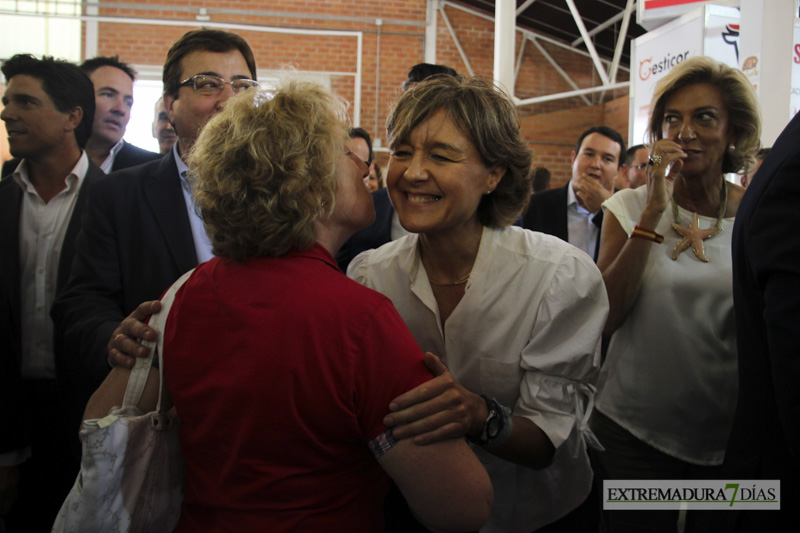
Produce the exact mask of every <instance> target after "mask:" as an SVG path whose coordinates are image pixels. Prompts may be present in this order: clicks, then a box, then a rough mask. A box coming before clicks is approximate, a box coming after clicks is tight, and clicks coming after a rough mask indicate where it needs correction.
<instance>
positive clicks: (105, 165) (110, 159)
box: [100, 139, 125, 174]
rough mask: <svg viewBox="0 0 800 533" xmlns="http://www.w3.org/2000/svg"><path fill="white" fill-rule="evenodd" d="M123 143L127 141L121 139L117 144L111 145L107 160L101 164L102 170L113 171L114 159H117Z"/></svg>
mask: <svg viewBox="0 0 800 533" xmlns="http://www.w3.org/2000/svg"><path fill="white" fill-rule="evenodd" d="M123 144H125V141H123V140H122V139H120V140H119V142H118V143H117V144H115V145H114V146H112V147H111V150H109V152H108V156H107V157H106V159H105V161H103V164H102V165H100V170H102V171H103V172H105V173H106V174H108V173H109V172H111V168H112V167H113V166H114V159H116V157H117V154H118V153H119V151H120V150H122V145H123Z"/></svg>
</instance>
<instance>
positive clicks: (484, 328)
mask: <svg viewBox="0 0 800 533" xmlns="http://www.w3.org/2000/svg"><path fill="white" fill-rule="evenodd" d="M388 138H389V142H390V147H391V150H392V153H391V158H390V160H389V166H388V169H387V186H388V188H389V195H390V197H391V200H392V204H393V205H394V208H395V210H396V211H397V214H398V217H399V219H400V223H401V224H402V225H403V227H404V228H405V229H406V230H408V231H410V232H412V234H411V235H408V236H406V237H404V238H402V239H399V240H397V241H394V242H391V243H389V244H386V245H384V246H382V247H381V248H379V249H377V250H370V251H367V252H364V253H362V254H361V255H359V256H357V257H356V258H355V259H354V260H353V262H352V263H351V265H350V267H349V269H348V274H349V275H350V276H351V277H352V278H354V279H355V280H357V281H359V282H361V283H362V284H364V285H366V286H368V287H371V288H373V289H376V290H378V291H380V292H382V293H383V294H385V295H386V296H388V297H389V298H391V300H392V302H393V303H394V305H395V307H396V308H397V310H398V311H399V313H400V315H401V316H402V317H403V319H404V320H405V322H406V324H407V325H408V327H409V329H410V330H411V333H412V335H413V336H414V338H415V339H416V340H417V342H418V343H419V344H420V346H421V347H422V348H423V350H425V351H428V352H433V353H436V354H438V355H439V356H440V357H441V362H440V361H439V359H438V358H436V357H435V356H433V355H430V354H429V355H428V356H427V358H428V359H427V361H426V362H427V363H428V364H429V366H430V367H431V368H432V369H433V370H434V373H436V374H438V377H437V378H436V379H434V380H433V381H431V382H429V383H427V384H426V385H425V386H424V387H418V388H416V389H413V390H412V391H410V392H408V393H406V394H404V395H402V396H401V397H399V398H398V399H396V400H395V401H394V402H392V404H391V405H390V410H392V411H393V412H392V413H391V414H390V415H389V416H388V417H387V418H386V420H385V421H384V422H385V423H386V424H387V425H388V426H394V435H395V437H397V438H400V439H403V438H410V437H413V438H414V439H415V441H416V442H418V443H421V444H424V443H430V442H435V441H437V440H439V439H441V438H445V437H452V436H462V435H465V436H466V437H467V438H468V439H469V440H470V441H471V442H472V443H473V445H474V446H473V448H474V449H475V450H476V453H477V454H478V456H479V457H480V458H481V461H482V462H483V463H484V465H485V466H486V469H487V470H488V472H489V475H490V477H491V478H492V483H493V486H494V489H495V503H494V507H493V510H492V515H491V518H490V519H489V522H488V524H487V525H486V526H485V527H484V528H482V529H481V531H482V532H521V533H530V532H532V531H534V530H538V529H539V528H541V527H543V526H547V525H548V524H552V523H553V522H556V521H559V520H564V522H562V521H559V522H558V526H559V527H562V529H563V528H564V527H569V526H570V524H571V525H573V526H574V527H573V528H572V530H586V528H587V527H589V528H591V527H592V521H593V520H594V517H593V516H587V515H592V513H591V509H587V511H589V512H588V513H587V512H581V513H572V514H571V512H572V511H573V510H575V509H576V508H577V507H579V506H581V504H582V503H583V502H584V501H585V500H586V498H587V495H588V494H589V490H590V486H591V483H592V471H591V468H590V465H589V461H588V457H587V453H586V442H585V440H586V438H591V434H590V433H589V432H588V429H587V426H586V418H587V417H588V414H589V412H590V411H591V405H592V402H593V387H592V386H591V385H590V383H591V382H592V379H593V377H594V376H595V373H596V369H597V364H598V350H597V347H598V341H599V338H600V332H601V329H602V327H603V324H604V323H605V320H606V316H607V312H608V303H607V297H606V294H605V289H604V287H603V283H602V279H601V276H600V273H599V271H598V270H597V268H596V267H595V265H594V263H593V262H592V260H591V259H590V258H589V257H588V256H587V255H586V254H584V253H583V252H581V251H580V250H578V249H577V248H574V247H572V246H570V245H568V244H566V243H564V242H562V241H561V240H559V239H556V238H554V237H550V236H547V235H543V234H541V233H534V232H531V231H527V230H523V229H521V228H519V227H515V226H511V224H512V223H513V222H514V220H516V219H517V218H518V217H519V215H520V213H521V212H522V211H523V209H524V208H525V206H526V205H527V201H528V198H529V194H530V179H531V178H530V166H531V159H532V155H531V152H530V149H529V148H528V146H527V143H526V142H525V141H524V140H523V139H522V137H521V135H520V132H519V121H518V118H517V113H516V108H515V106H514V104H513V103H512V102H511V100H510V99H509V98H508V96H507V95H505V94H504V93H502V92H501V91H497V90H495V89H494V88H493V87H492V86H491V85H490V84H487V83H486V82H484V81H481V80H479V79H476V78H467V79H463V80H462V79H456V78H452V77H437V78H432V79H429V80H427V81H424V82H422V83H419V84H418V85H416V86H415V87H414V88H413V89H411V90H409V91H407V92H406V93H405V94H403V95H402V96H401V98H400V100H399V101H398V102H397V105H396V107H395V108H394V110H393V112H392V114H391V116H390V118H389V121H388ZM445 365H446V367H445ZM587 507H590V506H587ZM567 515H570V516H567ZM565 516H566V518H565ZM575 528H577V529H575Z"/></svg>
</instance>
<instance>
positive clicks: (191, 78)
mask: <svg viewBox="0 0 800 533" xmlns="http://www.w3.org/2000/svg"><path fill="white" fill-rule="evenodd" d="M255 78H256V65H255V59H254V57H253V52H252V50H251V49H250V46H249V45H248V44H247V42H246V41H245V40H244V39H243V38H242V37H240V36H238V35H236V34H233V33H230V32H226V31H220V30H212V29H205V28H204V29H198V30H192V31H190V32H188V33H186V34H184V35H183V36H182V37H181V38H180V39H178V40H177V41H176V42H175V43H174V44H173V45H172V47H171V48H170V50H169V52H168V53H167V59H166V62H165V64H164V73H163V82H164V95H163V99H164V109H165V111H166V113H167V115H168V117H169V120H170V122H172V124H173V126H174V129H175V132H176V134H177V136H178V141H177V142H176V143H175V145H174V146H173V147H172V150H170V151H169V152H167V153H166V154H165V155H164V156H163V157H162V158H160V159H158V160H156V161H152V162H149V163H145V164H144V165H140V166H138V167H133V168H130V169H125V170H122V171H119V172H113V173H111V174H109V175H108V176H107V177H105V178H103V179H101V180H100V181H98V183H97V184H96V186H94V187H92V188H91V190H89V191H88V196H89V197H88V199H87V207H86V215H85V217H84V224H85V225H84V226H83V230H82V232H81V233H80V234H79V235H78V238H77V243H76V254H75V261H74V263H73V267H72V271H71V274H70V278H69V281H68V283H67V285H66V287H65V289H64V291H63V292H62V294H61V295H60V297H59V298H58V299H57V300H56V302H55V303H54V304H53V309H52V312H51V316H52V318H53V320H54V323H55V330H56V358H57V363H58V365H57V374H58V379H59V382H60V383H61V384H62V389H63V391H64V393H65V400H66V401H67V402H68V404H69V405H68V408H69V409H70V411H71V413H72V414H71V415H70V417H71V418H70V420H69V422H70V423H74V427H78V424H79V423H80V420H81V417H82V414H83V409H84V407H85V406H86V402H87V401H88V399H89V397H90V396H91V394H92V393H93V392H94V390H96V388H97V387H98V386H99V384H100V383H101V382H102V380H103V379H104V378H105V377H106V374H107V373H108V371H109V370H110V368H111V367H110V366H109V362H116V363H120V362H121V364H125V365H127V366H129V367H132V366H133V359H128V358H125V357H123V356H121V355H120V350H121V351H122V352H124V353H131V354H136V353H141V351H143V350H145V348H144V347H143V346H142V345H141V344H139V342H138V339H140V338H148V339H152V338H153V337H154V332H153V330H152V329H150V328H149V327H147V326H146V325H144V323H143V321H144V320H146V319H147V317H148V316H149V315H150V314H151V313H153V312H155V311H157V310H158V309H159V308H160V304H158V303H157V302H156V303H150V304H148V305H142V306H140V305H139V304H140V303H142V302H146V301H151V300H156V299H158V298H159V297H160V296H161V294H162V292H163V291H164V290H166V289H167V287H169V286H170V285H171V284H172V283H173V282H174V281H175V280H176V279H178V277H180V276H181V274H183V273H184V272H186V271H188V270H189V269H191V268H193V267H195V266H197V265H198V264H199V263H202V262H204V261H206V260H208V259H210V258H211V257H212V253H211V244H210V242H209V240H208V238H207V237H206V234H205V230H204V228H203V224H202V222H201V220H200V218H199V216H198V214H197V212H196V210H195V208H194V201H193V199H192V196H191V194H190V185H189V183H188V181H187V179H186V172H187V170H188V168H187V166H186V163H185V162H184V159H183V158H184V157H185V156H186V154H188V153H189V150H190V149H191V148H192V146H193V145H194V142H195V140H196V139H197V136H198V134H199V132H200V130H201V129H202V128H203V126H204V125H205V124H206V122H208V120H209V119H210V118H211V117H212V116H214V115H215V114H216V113H217V112H218V111H220V110H221V109H222V107H223V105H224V104H225V102H226V101H227V100H228V99H229V98H231V97H232V96H233V95H234V94H236V93H237V92H241V91H243V90H246V89H249V88H252V87H256V86H257V85H258V83H257V82H256V81H255ZM140 308H141V309H140ZM134 311H137V312H136V313H133V312H134ZM129 315H131V316H129ZM126 317H128V318H127V319H126ZM109 355H111V357H112V359H109ZM116 357H120V359H119V361H116ZM75 444H76V448H75V452H76V453H80V445H79V443H78V441H77V439H76V440H75Z"/></svg>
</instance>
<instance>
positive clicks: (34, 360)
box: [12, 152, 89, 379]
mask: <svg viewBox="0 0 800 533" xmlns="http://www.w3.org/2000/svg"><path fill="white" fill-rule="evenodd" d="M88 169H89V158H88V156H87V155H86V152H83V153H82V154H81V157H80V159H79V160H78V163H77V164H76V165H75V167H74V168H73V169H72V171H71V172H70V173H69V175H67V176H66V177H65V178H64V183H65V184H66V188H65V189H64V190H63V191H61V192H60V193H58V194H57V195H56V196H54V197H53V198H51V199H50V201H49V202H47V203H45V202H44V200H42V197H41V196H39V193H38V192H37V191H36V188H34V186H33V184H32V183H31V180H30V177H29V175H28V162H27V161H25V160H23V161H22V163H20V165H19V166H18V167H17V169H16V171H15V172H14V174H12V177H13V179H14V181H16V182H17V184H18V185H19V186H20V188H22V192H23V194H22V206H21V212H20V224H19V259H20V265H19V266H20V274H21V276H20V277H21V279H20V290H21V296H22V300H21V310H20V311H21V315H20V325H21V330H22V339H21V340H22V364H21V371H22V376H23V377H25V378H46V379H54V378H55V377H56V373H55V361H54V356H53V321H52V320H51V319H50V307H51V306H52V305H53V298H54V296H55V292H56V280H57V279H58V263H59V260H60V259H61V248H62V245H63V243H64V235H65V234H66V233H67V226H68V225H69V221H70V217H71V216H72V211H73V209H74V208H75V202H76V201H77V199H78V193H79V191H80V189H81V186H82V185H83V178H84V177H85V176H86V171H87V170H88Z"/></svg>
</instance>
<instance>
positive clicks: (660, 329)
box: [592, 57, 761, 532]
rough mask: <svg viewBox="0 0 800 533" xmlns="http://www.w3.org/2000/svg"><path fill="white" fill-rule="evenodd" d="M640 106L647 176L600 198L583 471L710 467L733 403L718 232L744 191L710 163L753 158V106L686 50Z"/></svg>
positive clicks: (756, 127) (727, 296) (743, 90)
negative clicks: (595, 322) (596, 329)
mask: <svg viewBox="0 0 800 533" xmlns="http://www.w3.org/2000/svg"><path fill="white" fill-rule="evenodd" d="M650 110H651V116H650V120H649V127H648V134H649V137H650V141H651V146H650V154H651V155H650V164H649V166H648V167H647V168H648V170H647V186H646V187H639V188H638V189H627V190H623V191H620V192H619V193H617V194H615V195H614V196H613V197H611V198H610V199H609V200H607V201H606V202H605V203H604V204H603V208H604V209H605V210H606V211H607V213H606V216H605V219H604V222H603V233H602V236H601V241H600V254H599V257H598V266H599V267H600V270H601V271H602V272H603V278H604V280H605V283H606V287H607V288H608V296H609V301H610V304H611V311H610V313H609V318H608V324H607V325H606V328H605V333H606V334H611V333H613V337H612V338H611V343H610V346H609V350H608V355H607V358H606V361H605V364H604V366H603V369H602V372H601V374H600V379H599V382H598V389H599V392H598V400H597V411H595V415H594V416H593V418H592V428H593V429H594V431H595V434H596V435H597V436H598V438H599V439H600V442H602V443H603V446H604V447H605V448H606V451H605V452H602V453H599V454H597V459H598V460H597V474H598V476H599V477H602V478H608V479H657V480H658V479H714V478H716V477H718V476H719V475H720V472H719V468H720V467H719V465H721V463H722V459H723V456H724V454H725V445H726V442H727V439H728V433H729V431H730V427H731V422H732V419H733V412H734V408H735V406H736V388H737V381H736V380H737V360H736V332H735V324H734V311H733V294H732V289H731V286H732V281H731V280H732V278H731V249H730V244H731V228H732V226H733V224H734V217H735V216H736V211H737V209H738V207H739V201H740V200H741V198H742V195H743V194H744V189H743V188H742V187H739V186H738V185H735V184H733V183H731V182H728V181H726V180H725V177H724V174H725V173H728V172H737V171H739V170H741V169H747V168H748V167H749V166H750V165H752V164H753V162H754V156H755V153H756V151H757V150H758V147H759V142H760V139H759V137H760V132H761V126H760V122H759V113H758V104H757V101H756V96H755V93H754V91H753V88H752V86H751V84H750V82H749V81H748V80H747V78H746V77H745V76H744V75H743V74H742V73H741V71H739V70H738V69H735V68H731V67H728V66H725V65H723V64H721V63H719V62H717V61H715V60H713V59H711V58H708V57H695V58H691V59H689V60H687V61H684V62H683V63H681V64H680V65H679V66H677V67H675V68H673V69H672V70H671V71H670V72H669V73H668V74H667V75H666V76H664V78H663V79H662V80H661V81H660V82H659V84H658V86H657V87H656V90H655V95H654V97H653V103H652V104H651V106H650ZM695 516H696V515H693V514H692V513H690V514H689V519H688V520H687V531H688V530H694V518H695ZM605 518H606V522H607V523H606V525H607V528H608V530H609V531H615V532H616V531H675V527H676V522H677V519H678V511H649V512H644V511H643V512H634V513H631V512H630V511H615V512H608V513H606V516H605ZM699 527H700V529H699V530H703V527H702V526H699Z"/></svg>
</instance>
